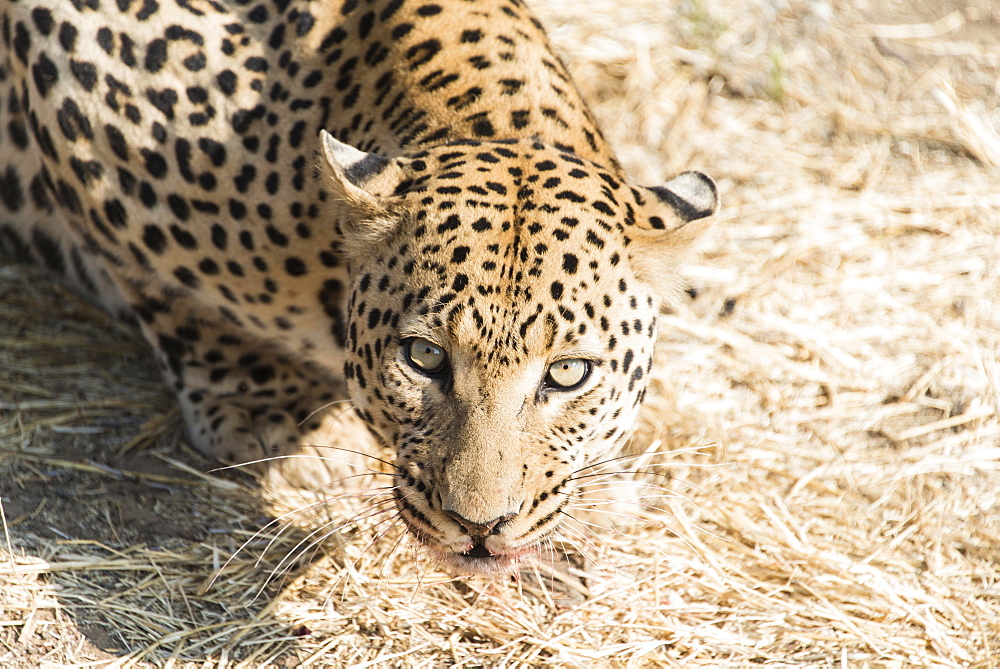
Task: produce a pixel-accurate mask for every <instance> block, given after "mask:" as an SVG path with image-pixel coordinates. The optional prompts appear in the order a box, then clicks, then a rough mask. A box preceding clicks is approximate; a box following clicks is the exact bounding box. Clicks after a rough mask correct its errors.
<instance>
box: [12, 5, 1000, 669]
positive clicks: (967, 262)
mask: <svg viewBox="0 0 1000 669" xmlns="http://www.w3.org/2000/svg"><path fill="white" fill-rule="evenodd" d="M533 5H534V6H535V7H536V9H537V10H538V11H539V13H540V14H541V16H542V18H543V20H544V21H545V22H546V24H547V25H548V26H549V28H550V31H551V34H552V36H553V41H554V42H555V43H556V45H557V47H558V48H559V49H560V50H561V51H562V52H563V53H564V54H565V56H566V59H567V61H568V62H569V64H570V65H571V68H572V69H573V70H574V72H575V74H576V75H577V78H578V81H579V82H580V83H581V87H582V88H583V90H584V93H585V95H586V96H587V97H588V99H590V100H591V101H592V102H593V104H594V108H595V110H596V112H597V114H598V116H599V117H600V118H601V120H602V122H603V126H604V128H605V130H606V131H607V134H608V135H609V136H610V137H611V138H612V140H613V141H614V143H615V145H616V146H618V147H619V148H620V155H621V157H622V159H623V161H624V162H625V163H626V165H627V167H628V168H629V169H630V171H631V173H632V174H634V175H635V176H636V178H637V180H638V181H643V182H649V183H653V182H655V181H657V180H659V179H661V178H663V177H665V176H668V175H669V174H670V173H672V172H675V171H677V170H680V169H685V168H687V167H698V168H703V169H705V170H706V171H708V172H710V173H711V174H713V175H715V176H717V177H718V178H719V180H720V185H721V187H722V190H723V193H724V196H725V198H726V205H727V206H726V208H725V210H724V212H723V214H722V216H721V218H720V220H719V223H718V226H717V230H716V232H715V233H714V234H713V236H712V237H711V239H710V240H708V242H707V243H706V244H705V247H704V252H703V253H702V255H701V256H700V257H699V259H698V261H697V262H696V264H695V266H694V267H692V269H691V271H690V277H691V284H690V285H691V286H692V289H693V293H694V294H695V295H696V297H694V298H693V299H685V300H684V302H683V303H682V304H680V305H678V307H677V309H676V310H675V311H674V312H673V313H671V314H670V315H667V316H666V317H665V318H664V320H663V323H664V328H663V330H664V332H663V342H662V347H661V351H660V361H659V367H658V372H657V380H656V384H655V388H654V391H655V392H653V393H652V397H651V398H650V400H649V402H648V406H647V410H646V411H645V417H644V422H643V425H642V426H641V429H640V431H639V434H638V436H637V438H636V440H635V445H636V449H637V451H642V452H647V451H648V452H649V455H647V460H648V461H652V462H654V463H655V462H659V463H662V462H664V461H666V462H667V466H666V467H662V466H661V467H656V468H655V472H656V476H653V475H649V476H648V477H647V478H648V479H649V480H650V481H651V482H653V483H655V484H656V485H660V484H662V485H663V486H665V487H666V488H667V489H668V490H669V491H670V495H669V496H665V495H663V494H657V495H653V496H652V497H651V498H650V500H649V501H650V504H649V506H648V507H647V508H644V509H643V510H642V511H641V513H640V514H639V516H640V517H637V518H634V519H631V520H630V521H629V522H628V523H627V524H626V523H623V524H622V527H619V528H618V529H617V530H616V529H612V530H606V531H601V532H593V533H588V531H587V530H586V528H584V527H578V528H577V530H576V531H575V534H574V536H575V539H574V543H575V544H576V546H577V548H578V549H579V550H580V552H581V553H583V554H584V555H585V557H586V560H583V559H581V560H578V561H577V562H574V563H573V564H570V565H568V566H567V565H547V564H546V563H544V562H543V563H540V564H539V566H538V567H537V568H529V569H527V570H526V571H525V573H524V574H523V575H522V577H521V579H520V580H519V581H517V582H506V581H489V580H482V579H459V580H455V579H452V578H450V577H448V576H447V575H446V574H443V573H441V572H439V571H437V570H436V569H435V567H434V565H432V564H428V563H427V562H426V561H425V558H424V557H422V556H421V555H420V554H419V553H417V552H415V551H414V549H413V548H412V546H411V545H410V543H409V542H408V541H407V540H406V539H404V538H402V537H400V535H399V534H398V533H395V531H394V530H392V529H390V531H389V532H388V534H386V535H384V536H383V535H382V532H383V531H384V530H385V529H386V528H384V527H381V526H378V523H377V518H374V519H371V520H370V521H369V520H364V521H361V522H358V523H349V522H348V523H346V524H345V521H348V520H350V519H352V518H355V517H356V516H357V515H358V509H362V510H363V509H365V508H366V507H365V502H364V501H363V500H359V499H357V498H346V497H338V498H336V499H333V500H331V501H330V502H329V503H328V504H326V505H324V506H323V507H322V509H321V511H317V512H316V513H311V514H305V515H303V514H300V515H299V516H296V517H295V519H294V520H295V522H291V523H289V522H286V521H287V520H288V519H282V513H283V512H284V511H285V510H287V509H289V508H292V507H294V506H295V505H301V504H302V503H303V499H296V498H295V497H294V495H293V493H292V492H291V491H272V492H273V494H271V495H269V496H262V495H260V494H259V493H258V492H257V491H256V490H255V489H254V487H253V485H252V483H251V482H250V481H249V480H247V479H243V478H240V477H239V476H238V475H237V474H232V475H230V473H229V472H217V473H212V474H207V475H206V474H202V473H199V470H201V469H204V468H206V467H208V466H210V465H208V464H207V463H204V462H201V461H199V460H198V458H197V456H195V455H193V454H191V453H190V452H188V451H186V450H185V449H184V447H183V445H178V444H177V441H178V434H179V433H178V419H177V416H176V411H174V410H173V409H172V408H171V407H172V406H173V405H172V403H171V401H170V398H169V396H168V394H167V393H166V392H165V391H164V390H163V389H162V388H161V387H160V386H159V384H158V381H157V380H156V379H157V376H156V373H155V371H154V370H152V369H151V368H150V366H149V363H148V361H147V360H146V356H145V351H144V348H143V346H142V344H141V342H139V341H138V340H137V338H136V335H135V334H134V333H132V332H131V331H129V330H128V329H126V328H121V327H116V326H114V325H112V324H108V323H107V321H106V320H105V319H104V318H103V317H102V316H101V314H99V313H98V312H96V311H95V310H94V309H92V308H90V307H87V306H86V305H83V304H81V303H80V302H79V301H77V300H75V299H74V298H73V297H72V296H70V295H68V294H66V293H65V292H64V291H61V290H59V289H58V288H57V287H53V286H52V285H50V284H47V283H45V282H44V281H41V280H40V274H39V273H37V272H31V271H27V270H23V269H18V268H7V269H2V270H0V502H2V505H0V509H2V511H3V513H4V518H3V521H4V522H3V528H4V533H3V536H0V665H3V666H13V667H17V666H61V665H64V664H72V665H74V666H79V665H88V663H89V665H88V666H147V665H151V666H218V667H229V666H264V665H266V664H271V665H273V666H294V665H296V664H297V663H301V662H307V663H312V664H315V665H317V666H322V665H331V666H357V667H364V666H476V665H515V664H521V665H536V666H579V665H593V666H648V665H653V666H684V667H690V666H720V665H721V666H748V665H758V664H773V665H778V666H790V665H795V666H799V665H802V666H858V667H902V666H914V665H917V666H942V667H948V666H979V667H987V666H996V665H997V664H998V663H1000V660H998V658H1000V564H998V557H997V556H998V555H1000V447H998V443H1000V416H998V411H1000V365H998V361H997V358H998V357H1000V297H998V296H1000V266H998V261H997V259H998V258H1000V241H998V236H997V232H998V227H1000V139H998V130H1000V47H998V44H1000V12H998V11H997V10H996V9H991V8H990V6H989V5H990V3H987V2H981V3H980V5H981V6H979V7H977V6H975V4H974V3H968V6H967V7H964V8H963V6H962V5H963V3H961V2H959V1H958V0H954V2H951V3H949V1H948V0H945V2H937V3H931V2H929V0H927V1H924V0H918V1H915V2H911V1H908V0H887V1H885V2H881V3H872V5H871V6H870V7H869V8H868V9H865V10H861V9H856V8H855V7H854V6H853V5H855V3H830V2H825V1H823V0H811V1H806V0H785V1H784V2H765V1H754V0H738V1H734V2H726V3H722V2H714V3H713V2H710V1H709V0H690V1H688V2H680V3H665V2H663V0H633V1H631V2H629V3H615V2H611V1H610V0H572V2H569V1H564V0H545V1H542V0H535V2H534V3H533ZM184 463H186V464H184ZM653 489H654V490H656V489H659V488H655V487H654V488H653ZM265 499H266V500H267V501H265ZM305 501H306V502H308V501H309V500H305ZM276 518H277V519H279V522H277V523H275V524H270V525H269V523H270V521H271V520H272V519H276ZM323 527H326V528H328V529H333V530H336V531H335V532H332V534H331V536H330V537H329V538H327V540H326V541H325V543H324V544H323V547H322V550H319V551H317V550H312V549H311V548H310V546H311V544H312V543H313V541H314V539H315V538H317V537H316V536H313V535H310V532H312V531H313V530H314V529H315V528H323ZM261 528H264V529H263V531H262V532H261V533H259V534H258V530H261ZM317 536H318V535H317ZM244 542H247V543H246V544H245V545H244ZM241 546H243V548H242V550H239V549H240V547H241ZM289 557H291V558H293V559H294V561H295V563H294V564H292V565H289V564H288V559H289ZM227 561H228V563H227ZM536 572H537V573H536Z"/></svg>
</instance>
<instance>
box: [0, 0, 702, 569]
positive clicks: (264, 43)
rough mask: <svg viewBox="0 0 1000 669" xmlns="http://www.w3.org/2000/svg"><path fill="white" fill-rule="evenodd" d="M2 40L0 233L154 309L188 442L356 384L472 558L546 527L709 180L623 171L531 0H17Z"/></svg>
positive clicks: (642, 350)
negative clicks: (652, 178)
mask: <svg viewBox="0 0 1000 669" xmlns="http://www.w3.org/2000/svg"><path fill="white" fill-rule="evenodd" d="M0 39H2V43H3V49H2V51H0V249H2V253H3V254H4V257H5V258H7V259H13V260H14V261H27V262H31V263H34V264H36V265H38V266H40V267H41V268H43V271H47V272H50V273H51V274H52V275H54V276H55V277H59V278H60V279H61V280H63V281H66V282H68V283H70V284H71V285H73V286H75V287H76V288H77V289H79V290H80V291H82V292H84V293H85V294H87V295H88V296H90V297H91V298H92V299H93V300H95V301H96V302H98V303H99V304H100V305H101V306H103V307H104V308H105V309H107V311H108V312H109V314H110V315H111V316H112V317H120V318H124V319H127V320H131V321H133V322H135V323H136V324H137V325H138V327H139V329H140V330H141V332H142V335H143V336H144V338H145V339H146V340H147V341H148V343H149V345H150V349H151V351H152V357H153V359H154V360H155V362H156V364H158V365H159V367H160V368H161V369H162V372H163V376H164V378H165V380H166V382H167V383H168V384H169V385H170V387H171V389H172V390H173V392H174V393H175V394H176V397H177V401H178V403H179V406H180V409H181V413H182V415H183V419H184V422H185V424H186V426H187V432H188V435H189V437H190V441H191V444H192V445H193V446H194V447H195V448H197V449H198V450H200V451H201V452H203V453H204V454H205V455H207V456H209V457H210V458H214V459H216V460H219V461H222V462H227V463H235V464H248V463H249V464H253V463H260V462H264V463H273V462H278V461H281V460H282V459H283V458H291V457H294V456H295V455H296V454H301V453H313V451H309V450H308V449H309V448H321V447H322V446H323V444H319V445H318V446H317V441H318V437H317V436H316V435H317V434H318V432H317V430H319V429H320V426H321V422H322V419H323V417H324V416H327V417H329V416H330V412H332V411H334V410H339V407H343V406H347V407H348V411H347V413H348V415H350V416H352V417H353V418H354V419H356V420H358V421H360V423H361V424H362V425H363V426H364V428H365V432H366V434H365V437H364V438H365V440H366V441H365V443H364V444H362V445H361V446H359V449H360V450H361V451H362V452H376V449H385V450H387V451H388V452H391V453H392V454H393V459H392V461H391V462H390V463H389V465H390V469H389V472H390V474H391V480H392V486H391V496H392V503H393V504H394V505H395V517H394V518H395V520H396V522H397V523H398V524H400V525H402V526H403V527H405V528H406V529H407V530H408V531H409V534H410V535H411V536H412V537H415V539H416V540H417V541H418V543H419V544H420V545H422V546H424V547H425V548H426V550H428V551H430V552H431V553H432V554H434V555H436V556H438V558H439V559H441V560H442V561H445V562H447V563H448V564H449V565H451V566H452V567H453V568H454V569H456V570H459V571H464V572H472V573H475V572H484V571H493V572H501V573H503V572H506V571H510V570H512V569H514V568H515V566H516V565H518V564H519V563H520V562H521V561H522V560H524V559H525V557H526V556H529V555H533V554H537V553H538V551H539V548H540V547H542V546H544V545H545V542H546V541H550V540H551V538H552V537H554V536H556V535H557V533H558V531H559V528H560V527H561V525H562V523H563V521H564V519H565V517H566V516H567V509H568V508H569V505H571V504H572V502H573V500H574V499H575V498H576V496H577V495H578V494H579V491H580V489H581V479H583V478H585V477H583V476H581V474H580V472H583V471H586V470H587V468H588V467H591V466H593V465H594V464H595V463H597V462H600V461H602V460H603V459H607V458H609V457H614V454H615V453H619V452H621V449H622V447H623V444H624V443H625V442H626V440H627V439H628V438H629V436H630V434H631V433H632V431H633V425H634V423H635V420H636V416H637V412H638V410H639V407H640V405H641V403H642V400H643V397H644V395H645V394H646V391H647V385H648V383H649V379H650V376H651V369H652V364H653V362H652V361H653V351H654V346H655V342H656V338H657V324H658V318H659V317H660V313H661V309H662V308H663V307H664V305H667V304H668V303H669V301H670V300H671V299H674V296H675V295H676V294H677V293H678V292H680V290H681V288H682V287H683V283H682V280H681V278H680V277H681V276H682V275H681V267H682V266H683V264H684V262H685V259H686V258H687V257H688V255H689V253H690V251H691V249H692V248H693V247H694V246H695V244H696V242H697V241H698V239H699V238H700V237H702V235H703V233H704V231H705V230H707V229H709V228H710V227H711V223H712V221H713V220H714V219H715V218H716V217H714V216H713V215H714V214H715V213H716V211H717V210H718V208H719V199H720V198H719V193H718V188H717V187H716V185H715V182H714V181H712V179H711V178H709V177H708V176H706V175H705V174H703V173H701V172H698V171H686V172H682V173H680V174H678V175H677V176H675V177H673V178H672V179H670V180H668V181H666V182H665V183H662V184H659V185H654V186H648V187H646V186H639V185H635V184H633V183H632V182H631V181H630V180H629V179H628V177H627V176H626V175H625V173H624V171H623V168H622V166H621V164H620V163H619V161H618V160H617V158H616V157H615V155H614V152H613V151H612V149H611V148H610V146H609V143H608V140H607V139H606V138H605V136H604V134H603V133H602V132H601V131H600V129H599V128H598V125H597V122H596V120H595V118H594V115H593V114H592V112H591V111H590V109H589V108H588V106H587V105H586V104H585V103H584V101H583V100H582V98H581V95H580V93H579V91H578V89H577V87H576V85H575V84H574V82H573V80H572V78H571V76H570V74H569V71H568V70H567V68H566V66H565V65H564V64H563V62H562V60H561V59H560V58H559V57H558V56H557V54H556V53H555V52H554V50H553V48H552V46H551V45H550V42H549V39H548V37H547V35H546V33H545V31H544V29H543V27H542V25H541V23H540V22H539V20H538V19H536V18H535V16H534V15H533V14H532V13H531V12H530V11H529V9H528V8H527V7H526V6H525V5H524V4H523V2H521V0H2V1H0ZM310 457H312V456H310ZM321 459H322V458H319V457H315V458H312V460H310V461H311V462H312V461H315V464H309V465H306V469H307V470H309V469H311V468H319V467H321V466H322V464H321V463H319V460H321Z"/></svg>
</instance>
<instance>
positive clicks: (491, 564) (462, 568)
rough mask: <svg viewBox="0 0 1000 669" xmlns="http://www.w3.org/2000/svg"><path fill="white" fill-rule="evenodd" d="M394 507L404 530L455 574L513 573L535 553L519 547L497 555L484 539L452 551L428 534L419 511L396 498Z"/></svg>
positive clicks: (532, 547) (494, 574)
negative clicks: (468, 546) (465, 547)
mask: <svg viewBox="0 0 1000 669" xmlns="http://www.w3.org/2000/svg"><path fill="white" fill-rule="evenodd" d="M396 505H397V508H398V509H399V511H400V514H399V517H400V518H401V519H402V520H403V524H404V525H405V526H406V529H407V531H408V532H409V533H410V534H411V535H412V536H413V537H414V538H416V539H417V541H419V542H420V543H421V545H423V547H424V548H425V549H426V550H427V551H428V552H429V553H430V554H431V555H432V556H433V557H434V558H436V559H437V560H439V561H440V562H441V564H442V565H443V566H444V567H445V568H446V569H448V570H449V571H453V572H456V573H459V574H467V575H485V576H502V575H506V574H509V573H511V572H513V571H514V570H515V569H516V568H517V567H518V565H520V564H521V562H522V561H523V560H524V558H525V557H526V556H528V555H534V554H536V553H537V552H538V551H537V547H535V546H529V547H520V548H517V549H513V550H510V551H503V552H498V551H495V550H490V549H489V548H487V547H486V543H485V538H475V539H473V542H472V547H471V548H468V549H467V550H465V551H461V552H459V551H456V550H454V549H452V548H449V547H448V546H446V545H444V544H442V543H441V542H440V541H439V540H438V539H437V538H436V537H435V536H433V534H432V533H431V531H430V529H429V528H430V527H433V526H432V525H431V523H430V521H429V520H428V519H427V518H426V517H425V516H424V514H422V513H421V512H420V511H419V510H417V509H415V508H413V507H412V506H411V505H410V504H407V503H406V501H405V499H404V498H403V497H402V496H400V495H398V494H397V495H396Z"/></svg>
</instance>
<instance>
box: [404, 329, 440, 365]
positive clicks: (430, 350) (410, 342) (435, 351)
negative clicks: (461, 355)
mask: <svg viewBox="0 0 1000 669" xmlns="http://www.w3.org/2000/svg"><path fill="white" fill-rule="evenodd" d="M403 352H404V353H405V354H406V359H407V360H408V361H409V363H410V364H411V365H413V366H414V367H416V368H417V369H418V370H419V371H421V372H423V373H424V374H435V373H437V372H440V371H441V370H442V369H444V365H445V363H446V362H447V361H448V354H447V353H445V352H444V349H443V348H441V347H440V346H438V345H437V344H435V343H434V342H432V341H430V340H429V339H424V338H423V337H414V338H413V339H407V340H406V341H405V342H403Z"/></svg>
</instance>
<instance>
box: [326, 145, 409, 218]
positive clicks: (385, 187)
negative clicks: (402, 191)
mask: <svg viewBox="0 0 1000 669" xmlns="http://www.w3.org/2000/svg"><path fill="white" fill-rule="evenodd" d="M319 137H320V144H321V148H322V150H323V157H324V158H325V161H324V162H325V163H326V165H325V166H324V167H325V168H326V169H325V172H326V177H327V179H326V182H327V185H328V186H329V187H330V190H331V191H333V193H332V194H333V196H334V197H336V198H338V199H340V200H343V201H345V202H347V203H348V204H349V205H352V206H354V207H355V208H357V209H360V210H362V211H363V212H365V213H378V212H379V211H381V210H383V209H384V208H385V207H384V204H382V203H381V202H380V200H381V199H382V198H384V197H387V196H389V195H391V194H392V193H393V192H394V191H395V189H396V187H397V186H398V185H399V183H400V182H401V181H402V180H403V178H404V176H403V169H402V166H401V165H400V163H399V161H398V160H394V159H392V158H387V157H385V156H382V155H379V154H377V153H365V152H364V151H361V150H359V149H356V148H354V147H353V146H351V145H350V144H344V143H343V142H341V141H340V140H338V139H336V138H335V137H334V136H333V135H331V134H330V133H328V132H327V131H326V130H321V131H320V133H319Z"/></svg>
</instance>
